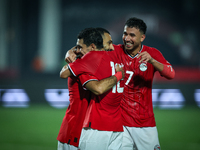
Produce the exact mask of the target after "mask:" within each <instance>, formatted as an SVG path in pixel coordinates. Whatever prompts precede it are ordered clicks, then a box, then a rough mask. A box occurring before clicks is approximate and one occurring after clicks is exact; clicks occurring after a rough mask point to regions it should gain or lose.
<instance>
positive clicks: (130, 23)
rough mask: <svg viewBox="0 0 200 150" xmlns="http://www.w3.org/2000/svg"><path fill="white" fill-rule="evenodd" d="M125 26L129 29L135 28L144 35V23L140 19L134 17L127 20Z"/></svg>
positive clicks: (145, 28)
mask: <svg viewBox="0 0 200 150" xmlns="http://www.w3.org/2000/svg"><path fill="white" fill-rule="evenodd" d="M125 26H127V27H130V28H133V27H135V28H137V29H139V30H140V32H143V33H144V34H145V33H146V30H147V25H146V23H145V22H144V21H143V20H142V19H139V18H136V17H132V18H129V19H128V20H127V21H126V23H125Z"/></svg>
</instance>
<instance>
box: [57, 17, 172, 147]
mask: <svg viewBox="0 0 200 150" xmlns="http://www.w3.org/2000/svg"><path fill="white" fill-rule="evenodd" d="M146 28H147V27H146V24H145V23H144V22H143V20H141V19H139V18H135V17H133V18H129V19H128V20H127V21H126V23H125V26H124V32H123V36H122V40H123V43H124V44H123V45H121V44H119V45H113V44H112V38H111V35H110V33H109V32H108V31H107V30H106V29H103V28H86V29H84V30H82V31H81V32H80V33H79V34H78V37H77V44H76V46H75V47H73V48H72V49H71V50H69V51H68V52H67V53H66V56H65V60H66V61H67V62H68V63H69V64H67V65H65V66H64V67H63V68H62V70H61V72H60V77H61V78H68V89H69V101H70V104H69V106H68V108H67V110H66V114H65V116H64V118H63V122H62V124H61V127H60V131H59V134H58V137H57V140H58V150H159V149H160V144H159V139H158V132H157V128H156V122H155V118H154V113H153V104H152V83H153V76H154V73H155V72H156V71H158V72H159V73H160V75H161V76H163V77H165V78H167V79H173V78H174V76H175V72H174V70H173V68H172V66H171V64H170V63H169V62H168V61H167V60H166V59H165V58H164V57H163V55H162V54H161V52H160V51H158V50H157V49H155V48H152V47H149V46H145V45H142V42H143V41H144V39H145V37H146V36H145V33H146Z"/></svg>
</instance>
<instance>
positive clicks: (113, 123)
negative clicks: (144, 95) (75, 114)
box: [69, 51, 123, 132]
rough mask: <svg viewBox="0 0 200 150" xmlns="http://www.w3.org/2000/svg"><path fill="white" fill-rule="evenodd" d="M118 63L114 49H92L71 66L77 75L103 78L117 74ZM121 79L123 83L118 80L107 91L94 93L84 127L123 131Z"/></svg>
mask: <svg viewBox="0 0 200 150" xmlns="http://www.w3.org/2000/svg"><path fill="white" fill-rule="evenodd" d="M116 63H119V61H118V60H117V59H116V57H115V53H114V52H113V51H111V52H107V51H92V52H89V53H87V54H86V55H85V56H84V57H83V58H82V59H80V60H78V61H76V62H74V63H72V64H69V67H70V69H71V71H72V72H73V73H74V75H76V76H77V75H79V74H82V73H88V74H91V75H94V76H95V77H96V78H97V79H98V80H101V79H104V78H107V77H110V76H112V75H114V74H115V64H116ZM120 81H121V83H120V82H118V83H117V85H116V86H114V87H113V88H112V89H110V90H109V91H107V92H106V93H104V94H102V95H99V96H96V95H94V94H93V95H92V97H91V102H90V104H89V107H88V110H87V114H86V118H85V121H84V127H91V128H93V129H97V130H103V131H119V132H120V131H123V127H122V121H121V108H120V101H121V96H122V92H123V85H120V84H123V83H122V82H123V81H122V80H120ZM81 82H82V81H81ZM82 83H84V82H82Z"/></svg>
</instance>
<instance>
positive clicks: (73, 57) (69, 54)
mask: <svg viewBox="0 0 200 150" xmlns="http://www.w3.org/2000/svg"><path fill="white" fill-rule="evenodd" d="M75 51H76V46H74V47H72V48H71V49H70V50H68V51H67V53H66V55H65V61H66V62H67V63H72V62H74V61H75V60H76V56H77V55H76V53H75Z"/></svg>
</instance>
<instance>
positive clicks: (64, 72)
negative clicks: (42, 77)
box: [60, 65, 72, 79]
mask: <svg viewBox="0 0 200 150" xmlns="http://www.w3.org/2000/svg"><path fill="white" fill-rule="evenodd" d="M71 75H72V73H71V71H70V70H69V68H68V66H67V65H65V66H63V68H62V70H61V71H60V78H63V79H66V78H68V77H69V76H71Z"/></svg>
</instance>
